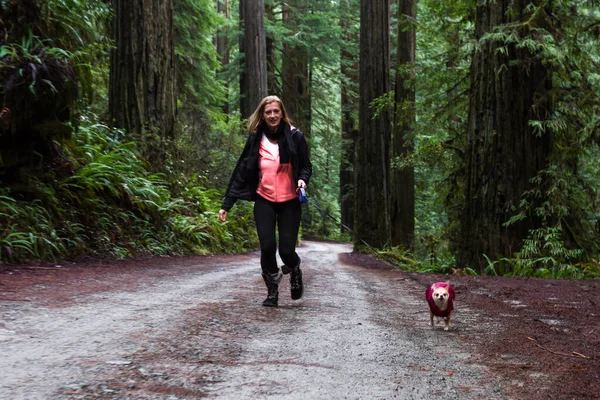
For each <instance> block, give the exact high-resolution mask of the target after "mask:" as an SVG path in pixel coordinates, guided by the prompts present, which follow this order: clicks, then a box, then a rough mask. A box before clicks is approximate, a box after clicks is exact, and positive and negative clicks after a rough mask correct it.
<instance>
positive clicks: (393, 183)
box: [390, 0, 417, 249]
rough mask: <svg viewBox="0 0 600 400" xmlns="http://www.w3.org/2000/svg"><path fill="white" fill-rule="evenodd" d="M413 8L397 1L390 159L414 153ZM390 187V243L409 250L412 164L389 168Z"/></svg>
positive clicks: (413, 4) (412, 215) (412, 2)
mask: <svg viewBox="0 0 600 400" xmlns="http://www.w3.org/2000/svg"><path fill="white" fill-rule="evenodd" d="M416 8H417V5H416V2H415V0H399V1H398V53H397V57H398V68H397V69H396V83H395V95H394V96H395V99H394V103H395V108H396V109H395V114H394V128H393V134H392V146H391V150H392V154H391V158H392V161H396V160H400V161H403V160H406V159H407V158H408V157H410V156H411V155H412V154H413V152H414V137H413V134H414V133H413V126H414V124H415V120H416V114H415V91H414V89H413V88H412V87H410V86H409V85H407V81H408V80H410V79H411V78H413V77H414V67H415V45H416V34H415V26H416V25H415V22H416V17H417V14H416ZM390 187H391V193H390V220H391V231H392V233H391V235H392V245H394V246H398V245H399V246H402V247H403V248H405V249H412V248H413V246H414V236H415V170H414V167H413V166H412V164H410V165H408V166H405V167H399V166H395V167H393V168H392V171H391V176H390Z"/></svg>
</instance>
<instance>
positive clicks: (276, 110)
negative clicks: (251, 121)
mask: <svg viewBox="0 0 600 400" xmlns="http://www.w3.org/2000/svg"><path fill="white" fill-rule="evenodd" d="M263 119H264V120H265V123H266V124H267V128H268V129H269V130H270V131H275V130H277V127H278V126H279V123H280V122H281V108H280V107H279V103H277V102H276V101H273V102H271V103H269V104H267V105H266V106H265V110H264V111H263Z"/></svg>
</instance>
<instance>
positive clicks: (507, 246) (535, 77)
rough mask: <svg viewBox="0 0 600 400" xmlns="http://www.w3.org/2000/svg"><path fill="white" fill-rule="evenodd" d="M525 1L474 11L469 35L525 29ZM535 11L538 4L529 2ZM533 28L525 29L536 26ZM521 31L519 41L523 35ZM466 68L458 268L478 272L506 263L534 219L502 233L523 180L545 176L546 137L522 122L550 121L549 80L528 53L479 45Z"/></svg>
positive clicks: (548, 145) (489, 5) (496, 45)
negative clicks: (514, 26) (489, 263)
mask: <svg viewBox="0 0 600 400" xmlns="http://www.w3.org/2000/svg"><path fill="white" fill-rule="evenodd" d="M528 3H529V1H525V0H519V1H516V2H513V3H510V4H512V5H513V9H512V10H509V9H508V7H509V5H508V4H509V3H508V2H487V3H485V4H483V5H479V6H478V7H477V16H476V24H475V27H476V34H477V37H478V38H481V37H482V36H483V35H484V34H485V33H487V32H491V31H492V30H493V29H494V27H496V26H498V25H503V24H506V23H509V22H516V21H524V20H526V19H527V18H528V17H529V16H528V15H524V12H523V9H524V7H525V5H526V4H528ZM536 3H537V1H536ZM535 23H536V21H531V24H532V26H535ZM525 29H526V28H523V30H522V31H521V34H524V33H526V31H525ZM480 46H481V49H480V51H477V52H476V53H475V56H474V58H473V62H472V65H471V92H470V106H469V119H468V131H467V165H466V186H465V202H466V203H465V207H464V209H463V213H462V218H461V237H460V241H459V246H458V252H457V264H458V266H461V267H471V268H474V269H476V270H479V271H482V270H483V267H484V265H486V264H485V259H484V257H483V255H484V254H485V255H487V256H488V257H489V258H490V259H492V260H494V259H498V258H500V257H503V256H508V257H511V256H513V253H514V252H516V251H518V250H519V249H520V247H521V245H522V242H523V239H525V237H526V236H527V234H528V232H529V230H530V229H533V228H535V227H536V226H537V223H538V222H539V221H537V220H536V219H535V218H527V219H526V220H523V221H521V222H518V223H516V224H513V225H510V226H508V227H505V226H504V224H505V223H506V222H507V221H508V220H509V218H510V217H511V216H512V215H513V214H514V210H515V208H516V207H518V205H519V201H520V200H521V196H522V195H523V193H524V191H525V190H527V189H530V188H531V184H530V179H531V178H533V177H535V176H536V175H537V173H538V172H539V171H540V170H542V169H544V168H546V166H547V165H548V161H549V160H548V157H549V154H550V151H551V147H552V136H551V133H550V132H546V133H544V134H543V135H536V134H535V133H534V132H533V129H532V128H531V127H530V126H529V123H528V122H529V120H531V119H536V120H543V119H546V118H547V117H548V116H549V115H550V114H551V113H552V109H551V107H552V106H551V103H550V101H549V100H548V96H547V92H548V90H549V89H550V88H551V75H550V72H549V71H548V70H547V69H546V67H545V66H544V65H542V63H541V62H540V61H539V60H537V59H536V58H534V57H533V55H532V54H531V53H530V52H529V51H528V50H527V49H517V48H515V46H510V45H509V46H507V53H504V52H499V51H498V48H499V46H504V44H503V43H497V42H493V41H482V42H480Z"/></svg>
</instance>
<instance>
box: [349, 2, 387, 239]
mask: <svg viewBox="0 0 600 400" xmlns="http://www.w3.org/2000/svg"><path fill="white" fill-rule="evenodd" d="M389 14H390V11H389V0H361V2H360V85H359V87H360V89H359V93H360V96H359V132H358V140H357V142H356V162H355V165H354V173H355V185H354V187H355V201H356V208H355V217H354V225H355V232H356V236H357V238H361V239H363V240H365V241H366V242H367V243H369V244H371V245H372V246H375V247H378V248H381V247H383V246H384V245H386V244H388V243H389V239H390V219H389V212H388V210H389V205H388V198H389V185H388V182H389V164H390V163H389V161H390V160H389V144H390V130H391V124H390V118H389V113H388V110H387V108H388V107H387V106H386V105H385V104H387V103H386V102H385V101H383V102H382V103H384V105H383V106H382V107H378V109H376V108H375V107H374V106H373V104H372V103H373V102H374V101H375V100H377V99H380V98H381V97H382V96H383V95H384V94H386V93H387V92H389V89H390V79H389V73H390V68H389V66H390V55H389V51H390V46H389V35H390V32H389V21H390V18H389V17H390V15H389ZM355 246H356V247H357V248H360V247H362V242H361V241H360V240H359V239H355Z"/></svg>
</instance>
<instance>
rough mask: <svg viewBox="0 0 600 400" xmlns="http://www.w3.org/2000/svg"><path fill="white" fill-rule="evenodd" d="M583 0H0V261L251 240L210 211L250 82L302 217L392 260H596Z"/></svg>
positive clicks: (486, 264) (592, 24) (599, 19)
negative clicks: (274, 120)
mask: <svg viewBox="0 0 600 400" xmlns="http://www.w3.org/2000/svg"><path fill="white" fill-rule="evenodd" d="M599 3H600V2H598V1H596V0H533V1H528V0H514V1H486V0H478V1H476V0H447V1H436V0H420V1H417V0H288V1H285V2H284V1H279V0H178V1H174V0H148V1H144V2H133V1H127V0H110V1H108V0H2V1H0V102H1V104H0V264H14V263H26V262H32V261H47V262H57V261H58V260H62V259H76V258H78V257H84V256H86V257H87V256H92V257H110V258H128V257H138V256H149V255H152V256H167V255H187V254H216V253H236V252H243V251H249V250H255V249H257V248H258V239H257V237H256V232H255V228H254V220H253V215H252V203H250V202H238V204H237V205H236V207H235V208H234V209H233V210H232V212H231V214H230V217H229V219H228V222H227V223H221V222H219V221H218V219H217V212H218V210H219V208H220V205H221V201H222V199H223V195H224V192H225V188H226V187H227V183H228V181H229V177H230V174H231V172H232V170H233V168H234V166H235V163H236V161H237V159H238V156H239V154H240V153H241V151H242V148H243V145H244V143H245V140H246V137H247V135H248V132H247V130H246V120H247V118H248V117H249V115H250V114H251V113H252V112H253V111H254V109H255V107H256V106H257V105H258V103H259V102H260V100H261V99H262V98H263V97H264V96H266V95H277V96H279V97H281V99H282V100H283V102H284V104H285V106H286V109H287V111H288V112H289V113H290V115H291V117H292V119H293V121H294V123H295V125H296V126H298V127H299V128H300V129H301V130H302V131H303V132H304V133H305V135H306V137H307V140H308V142H309V146H310V151H311V160H312V163H313V167H314V172H313V179H312V180H311V182H310V185H309V187H308V189H307V193H308V197H309V203H308V205H305V206H303V207H304V209H303V220H302V227H301V229H302V237H303V238H318V239H326V240H336V241H347V242H352V243H353V244H354V249H355V251H357V252H367V253H374V254H376V255H377V256H379V257H382V258H384V259H385V260H388V261H389V262H392V263H394V264H395V265H397V266H398V267H399V268H401V269H403V270H407V271H420V272H436V273H458V274H486V275H498V276H500V275H501V276H530V277H542V278H570V279H598V278H600V261H599V260H600V211H598V210H600V204H599V203H600V193H599V188H600V186H599V185H600V164H599V163H598V162H597V161H594V160H597V159H598V157H599V156H600V149H599V145H600V4H599Z"/></svg>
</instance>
